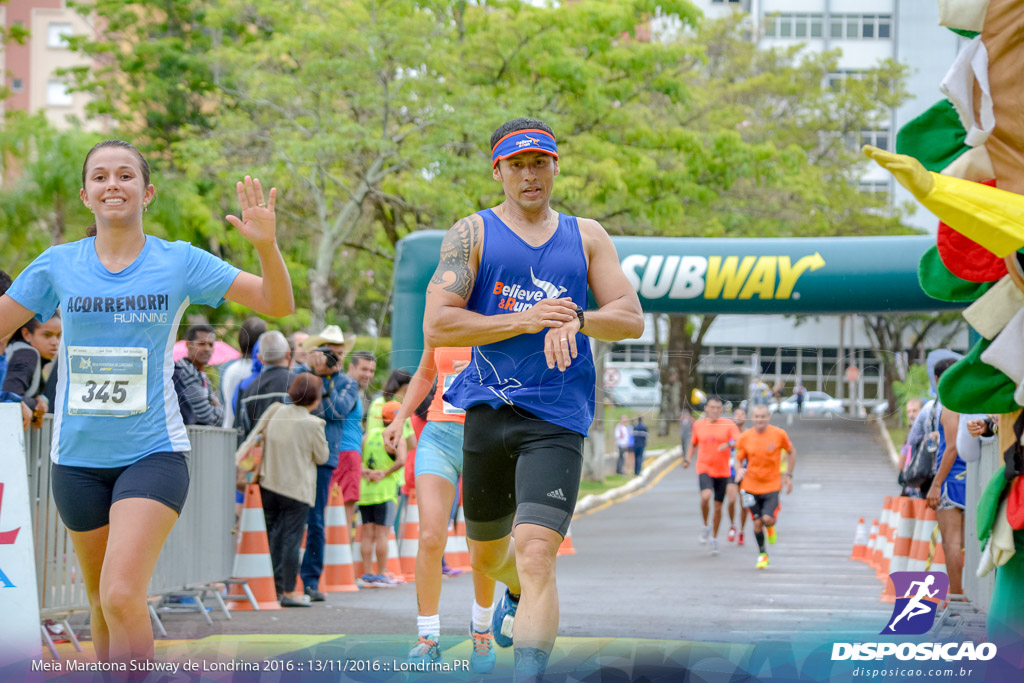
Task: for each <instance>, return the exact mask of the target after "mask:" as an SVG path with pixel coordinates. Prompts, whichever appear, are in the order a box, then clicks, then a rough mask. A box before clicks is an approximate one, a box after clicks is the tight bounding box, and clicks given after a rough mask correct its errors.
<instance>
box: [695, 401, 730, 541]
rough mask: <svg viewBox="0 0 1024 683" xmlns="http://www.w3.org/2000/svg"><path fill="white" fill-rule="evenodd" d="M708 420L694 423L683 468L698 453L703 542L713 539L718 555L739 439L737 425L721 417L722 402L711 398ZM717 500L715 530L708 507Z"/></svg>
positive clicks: (708, 404) (707, 411)
mask: <svg viewBox="0 0 1024 683" xmlns="http://www.w3.org/2000/svg"><path fill="white" fill-rule="evenodd" d="M705 412H706V415H707V416H706V417H702V418H701V419H699V420H697V421H696V422H694V423H693V436H692V437H690V449H689V452H687V454H686V459H685V460H684V461H683V468H687V467H689V466H690V461H691V460H693V451H694V449H695V448H696V450H697V479H698V481H699V484H700V512H701V515H702V516H703V518H704V528H703V529H702V530H701V532H700V542H701V543H707V542H708V536H710V537H711V554H712V555H717V554H718V526H719V525H720V524H721V523H722V501H723V500H725V489H726V487H727V486H728V485H729V482H731V481H732V476H731V475H732V473H731V472H730V467H729V455H730V451H731V449H732V448H733V446H735V445H736V441H737V439H738V438H739V436H740V430H739V429H737V428H736V423H735V422H733V421H732V420H726V419H724V418H723V417H722V400H721V399H719V398H714V397H712V398H709V399H708V401H707V404H706V405H705ZM712 492H714V496H715V515H714V519H713V523H714V530H713V532H712V528H711V527H709V526H708V507H709V503H710V502H711V494H712Z"/></svg>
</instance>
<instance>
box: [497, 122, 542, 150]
mask: <svg viewBox="0 0 1024 683" xmlns="http://www.w3.org/2000/svg"><path fill="white" fill-rule="evenodd" d="M530 128H535V129H537V130H542V131H544V132H545V133H547V134H548V135H550V136H551V137H555V131H553V130H551V126H549V125H548V124H546V123H544V122H543V121H539V120H537V119H512V120H511V121H506V122H505V123H503V124H501V125H500V126H498V129H497V130H495V131H494V133H493V134H492V135H491V149H494V146H495V145H496V144H498V140H500V139H502V138H503V137H505V136H506V135H508V134H509V133H515V132H516V131H517V130H529V129H530Z"/></svg>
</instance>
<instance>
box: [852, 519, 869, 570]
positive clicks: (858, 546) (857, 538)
mask: <svg viewBox="0 0 1024 683" xmlns="http://www.w3.org/2000/svg"><path fill="white" fill-rule="evenodd" d="M867 545H868V530H867V527H865V526H864V518H863V517H861V518H860V520H859V521H858V522H857V533H855V534H854V535H853V552H852V553H851V554H850V559H851V560H863V559H864V553H866V552H867Z"/></svg>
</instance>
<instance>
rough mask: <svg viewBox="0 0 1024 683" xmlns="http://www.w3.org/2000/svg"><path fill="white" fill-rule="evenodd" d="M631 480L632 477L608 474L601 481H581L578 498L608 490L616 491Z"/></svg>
mask: <svg viewBox="0 0 1024 683" xmlns="http://www.w3.org/2000/svg"><path fill="white" fill-rule="evenodd" d="M632 478H633V477H632V476H626V475H624V474H610V475H608V476H607V477H605V478H604V479H602V480H601V481H587V480H583V481H581V482H580V498H582V497H583V496H589V495H591V494H594V495H597V494H601V493H604V492H605V491H608V490H610V489H616V488H618V487H620V486H622V485H623V484H625V483H626V482H628V481H629V480H630V479H632Z"/></svg>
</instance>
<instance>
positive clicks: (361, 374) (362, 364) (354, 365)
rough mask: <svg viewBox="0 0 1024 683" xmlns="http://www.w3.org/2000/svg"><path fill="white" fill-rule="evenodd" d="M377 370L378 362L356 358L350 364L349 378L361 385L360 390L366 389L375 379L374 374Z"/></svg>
mask: <svg viewBox="0 0 1024 683" xmlns="http://www.w3.org/2000/svg"><path fill="white" fill-rule="evenodd" d="M376 370H377V362H376V361H372V360H366V359H365V358H354V359H353V360H352V362H351V363H349V364H348V376H349V377H351V378H352V379H354V380H355V381H356V382H358V383H359V388H360V389H365V388H366V387H368V386H369V385H370V380H372V379H373V373H374V372H375V371H376Z"/></svg>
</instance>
